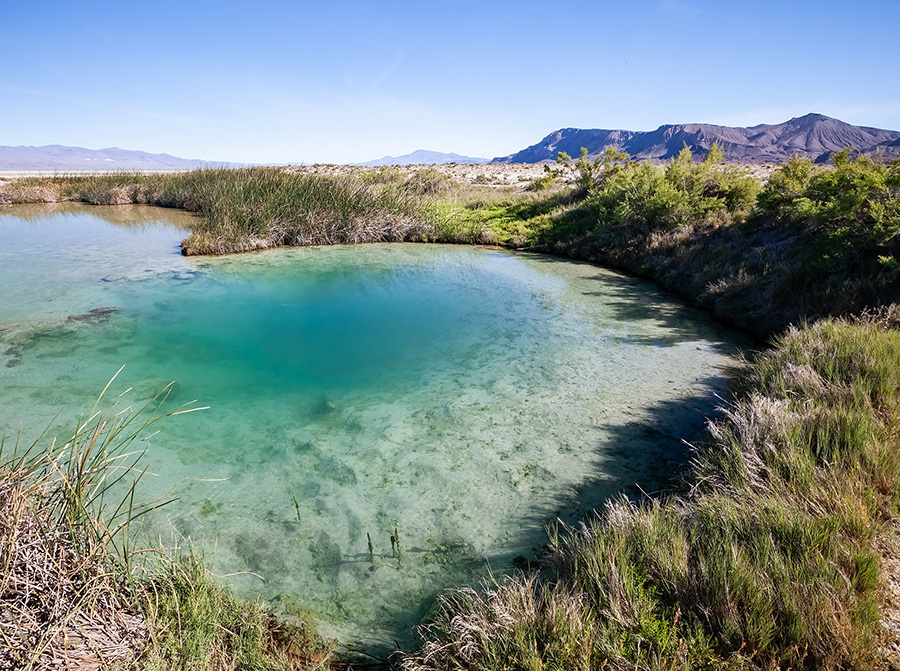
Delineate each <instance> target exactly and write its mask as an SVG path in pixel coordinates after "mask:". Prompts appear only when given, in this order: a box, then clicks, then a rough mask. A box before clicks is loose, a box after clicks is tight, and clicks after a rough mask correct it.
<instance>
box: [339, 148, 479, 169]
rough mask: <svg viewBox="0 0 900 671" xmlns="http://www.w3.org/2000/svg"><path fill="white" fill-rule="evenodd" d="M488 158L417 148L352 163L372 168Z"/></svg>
mask: <svg viewBox="0 0 900 671" xmlns="http://www.w3.org/2000/svg"><path fill="white" fill-rule="evenodd" d="M490 162H491V159H489V158H473V157H471V156H461V155H459V154H445V153H444V152H440V151H428V150H427V149H417V150H416V151H414V152H413V153H411V154H404V155H403V156H384V157H382V158H377V159H374V160H372V161H366V162H365V163H354V164H353V165H360V166H365V167H367V168H374V167H378V166H383V165H433V164H436V163H440V164H443V163H490Z"/></svg>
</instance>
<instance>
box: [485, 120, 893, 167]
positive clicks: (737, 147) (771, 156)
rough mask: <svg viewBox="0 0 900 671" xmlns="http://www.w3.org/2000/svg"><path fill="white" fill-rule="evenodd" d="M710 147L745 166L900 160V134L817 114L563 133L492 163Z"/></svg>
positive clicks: (701, 151)
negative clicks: (851, 156)
mask: <svg viewBox="0 0 900 671" xmlns="http://www.w3.org/2000/svg"><path fill="white" fill-rule="evenodd" d="M714 142H718V143H719V144H720V145H721V146H722V148H723V149H724V150H725V159H726V160H727V161H735V162H744V163H763V162H775V163H780V162H783V161H786V160H787V159H788V158H790V157H791V156H792V155H794V154H799V155H800V156H804V157H807V158H811V159H813V160H819V161H825V160H828V158H830V156H831V154H832V153H833V152H835V151H840V150H841V149H844V148H845V147H852V148H853V149H855V150H856V151H858V152H860V153H864V154H871V155H873V156H879V157H882V158H892V157H896V156H900V144H898V142H900V131H892V130H882V129H879V128H868V127H864V126H854V125H852V124H848V123H844V122H843V121H839V120H838V119H832V118H831V117H827V116H824V115H822V114H807V115H806V116H802V117H797V118H794V119H791V120H790V121H786V122H784V123H780V124H760V125H758V126H750V127H749V128H740V127H731V126H716V125H713V124H669V125H665V126H660V127H659V128H657V129H656V130H653V131H630V130H601V129H581V128H562V129H560V130H558V131H555V132H553V133H550V135H548V136H547V137H545V138H544V139H543V140H541V141H540V142H538V143H537V144H534V145H532V146H530V147H528V148H526V149H523V150H522V151H519V152H516V153H515V154H510V155H509V156H502V157H498V158H495V159H493V161H492V163H546V162H553V161H555V160H556V157H557V155H558V154H559V152H561V151H564V152H566V153H568V154H569V155H570V156H572V157H573V158H574V157H577V156H578V153H579V151H580V150H581V148H582V147H586V148H587V150H588V156H589V157H591V158H594V157H596V156H599V155H600V154H601V153H602V152H603V150H604V149H605V148H606V147H608V146H609V145H615V146H616V147H618V148H619V149H621V150H623V151H626V152H628V154H630V155H631V156H632V157H633V158H637V159H662V160H666V159H670V158H672V157H673V156H676V155H677V154H678V152H680V151H681V150H682V148H684V146H685V145H687V147H688V148H689V149H690V150H691V151H692V152H693V153H694V155H695V156H696V157H702V156H704V155H705V154H706V152H707V151H708V150H709V148H710V146H711V145H712V144H713V143H714Z"/></svg>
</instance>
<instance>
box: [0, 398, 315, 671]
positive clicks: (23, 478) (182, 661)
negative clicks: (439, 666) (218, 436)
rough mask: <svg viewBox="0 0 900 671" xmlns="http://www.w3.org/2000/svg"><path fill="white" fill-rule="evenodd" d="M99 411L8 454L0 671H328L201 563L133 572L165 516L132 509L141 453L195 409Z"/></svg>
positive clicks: (310, 645) (0, 513)
mask: <svg viewBox="0 0 900 671" xmlns="http://www.w3.org/2000/svg"><path fill="white" fill-rule="evenodd" d="M108 388H109V387H107V389H108ZM105 393H106V390H104V394H105ZM102 398H103V394H101V399H100V400H98V403H97V405H96V406H95V408H94V410H93V411H92V412H91V414H90V416H89V417H88V418H87V419H85V420H82V421H79V423H78V424H77V425H76V427H75V430H74V431H73V433H72V435H71V437H70V438H69V439H68V440H66V441H64V442H59V441H56V440H51V441H50V444H49V445H48V446H44V444H43V440H44V437H43V436H41V437H40V438H39V439H38V440H37V441H35V442H34V443H32V444H30V445H23V444H21V440H20V439H15V440H7V439H6V438H5V437H4V439H3V441H2V443H0V641H2V643H0V668H9V669H35V670H42V669H48V670H49V669H59V668H88V669H93V668H112V667H117V668H136V669H137V668H140V669H144V668H192V669H203V670H210V671H213V670H218V669H233V668H275V669H306V668H313V667H316V668H317V667H320V666H321V665H322V664H323V663H324V662H325V660H326V659H327V657H328V653H329V651H330V648H329V647H328V645H327V644H325V643H323V642H322V641H320V640H319V639H318V637H317V636H315V634H314V633H312V632H311V630H309V629H308V628H305V627H302V626H294V625H290V624H288V623H282V622H278V621H277V620H276V619H275V618H274V616H272V615H271V614H270V613H268V612H267V611H265V610H264V609H263V608H261V607H260V606H259V605H258V604H253V603H243V602H240V601H239V600H237V599H236V598H235V597H234V596H233V595H231V594H230V593H229V592H228V591H227V590H225V589H223V588H221V587H219V586H217V585H216V584H215V583H214V582H213V581H212V579H211V577H210V575H209V573H208V571H207V570H206V569H205V568H204V567H203V564H202V562H201V561H200V560H199V558H197V557H196V556H195V555H189V556H186V557H185V558H184V559H181V560H178V559H175V558H172V556H171V554H167V553H165V552H158V553H154V554H153V556H154V557H155V558H156V560H155V562H150V561H148V560H146V559H142V560H141V561H137V560H136V557H141V558H144V557H147V554H146V552H145V551H144V550H142V549H139V548H137V546H136V545H135V540H134V528H133V527H134V521H135V520H136V519H137V518H139V517H141V516H142V515H143V514H144V513H146V512H149V511H150V510H152V509H153V508H155V507H157V506H158V505H160V504H159V503H156V504H151V505H148V506H141V505H138V504H137V503H136V500H135V492H136V486H137V482H138V480H139V479H140V476H141V475H142V474H143V472H144V467H142V466H141V461H142V455H143V450H142V449H140V447H139V445H140V444H141V443H142V442H143V441H145V440H146V439H147V438H148V437H149V432H150V430H151V428H152V427H153V425H154V424H156V422H158V421H159V420H160V419H162V418H164V417H171V416H173V415H178V414H183V413H186V412H192V411H193V410H194V409H195V408H190V407H182V408H180V409H178V410H173V411H169V412H163V413H159V410H160V405H161V402H162V401H163V400H164V399H165V390H164V392H163V394H162V395H161V396H160V397H158V398H157V399H156V402H155V403H151V404H150V405H148V406H147V407H145V408H143V409H141V410H137V411H135V410H133V409H132V408H131V407H125V406H124V401H123V399H122V398H121V397H120V398H119V399H117V401H116V402H115V403H113V404H112V405H110V406H101V400H102ZM154 408H155V411H156V412H157V414H152V412H153V411H154ZM148 568H149V569H151V570H150V571H149V572H147V570H148ZM198 604H201V605H199V606H198ZM203 604H206V605H205V606H203ZM204 607H205V608H206V611H204ZM201 613H206V614H205V616H203V615H200V614H201ZM210 630H215V631H216V632H219V633H218V634H217V635H216V636H210V635H209V633H208V632H209V631H210ZM222 632H225V633H222ZM154 665H155V666H154Z"/></svg>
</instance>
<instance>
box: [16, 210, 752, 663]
mask: <svg viewBox="0 0 900 671" xmlns="http://www.w3.org/2000/svg"><path fill="white" fill-rule="evenodd" d="M187 217H188V215H185V214H183V213H178V212H170V211H164V210H158V209H151V208H134V207H96V208H87V207H83V206H74V205H72V206H66V207H63V208H58V207H57V208H51V209H40V208H30V209H29V208H24V207H22V208H20V207H12V208H7V209H5V210H0V287H2V296H3V299H2V302H0V426H8V427H15V426H17V425H18V423H19V422H20V421H21V422H22V423H23V425H24V426H25V427H26V431H27V432H31V433H32V434H36V433H38V432H39V431H40V430H41V429H42V428H43V427H44V426H45V425H46V424H47V423H48V422H50V421H51V420H52V418H53V416H54V415H56V413H58V412H59V410H60V408H61V407H63V406H65V407H66V410H64V411H63V415H62V417H64V418H65V419H66V420H69V419H70V418H74V417H76V416H77V415H78V413H79V412H82V411H83V410H84V409H85V408H86V407H89V406H90V404H91V403H92V401H93V399H94V398H96V396H97V394H98V393H99V391H100V390H101V389H102V388H103V386H104V385H105V384H106V382H107V381H108V379H109V378H110V377H111V376H112V375H113V374H114V373H115V372H116V371H117V370H118V369H119V367H120V366H122V365H123V364H124V365H125V370H124V371H123V372H122V374H121V375H120V377H119V379H118V380H117V381H116V386H115V387H116V390H117V391H121V390H123V389H125V388H127V387H133V391H132V392H130V396H131V397H133V398H134V399H135V401H136V402H141V401H143V400H146V399H149V398H151V397H152V396H153V394H155V393H156V392H157V391H158V390H159V389H160V388H162V387H163V386H164V385H165V384H166V383H167V382H169V381H171V380H175V381H176V385H175V387H174V393H173V397H172V399H171V400H170V401H169V403H170V405H171V406H172V407H174V406H175V405H177V404H178V403H182V402H186V401H190V400H193V399H198V400H199V401H200V402H201V403H202V404H203V405H208V406H210V409H209V410H207V411H204V412H201V413H193V414H190V415H185V416H181V417H177V418H173V419H171V420H169V421H168V422H167V423H166V424H165V425H164V426H163V427H162V431H161V433H160V434H159V435H157V436H155V437H153V439H152V440H151V442H150V447H149V453H148V454H149V460H150V462H151V471H152V476H151V477H148V478H147V479H146V480H145V482H144V483H143V492H144V494H145V495H146V496H148V497H156V496H163V495H173V496H176V497H177V498H178V500H177V502H175V503H174V504H172V505H170V506H167V507H166V508H163V509H162V510H160V511H159V513H158V514H157V515H156V516H155V517H154V518H153V519H151V520H150V521H149V524H148V530H150V531H152V532H153V533H162V534H164V535H166V537H167V538H170V537H172V536H173V535H174V536H175V537H176V538H181V539H184V538H186V537H190V538H191V539H193V541H194V542H195V543H197V544H199V545H200V547H202V549H203V551H204V552H205V553H206V556H207V558H208V559H209V560H210V563H211V565H212V567H213V569H214V571H215V572H216V573H218V574H220V575H226V576H228V577H227V578H225V579H226V580H227V581H229V582H230V583H231V584H232V585H233V586H234V587H235V588H236V589H237V590H238V591H239V592H240V593H242V594H244V595H248V596H257V595H258V596H261V597H262V598H263V599H264V600H266V601H268V602H269V603H271V604H272V605H273V606H275V607H276V608H279V609H281V610H282V611H286V612H291V611H294V612H298V611H301V610H308V611H312V612H314V613H315V614H316V615H317V616H318V617H319V618H321V619H322V621H323V623H324V624H323V626H324V628H325V630H326V631H327V632H331V633H336V634H338V635H340V636H342V637H343V640H345V641H351V640H359V641H361V642H362V643H364V644H367V645H374V646H375V647H376V648H377V647H379V646H380V647H381V648H385V647H391V646H392V645H393V642H394V641H395V640H399V641H401V642H403V641H408V640H409V634H410V627H411V626H412V625H414V624H415V623H416V622H417V621H418V619H419V618H420V617H421V616H422V615H423V614H424V613H426V611H427V610H428V608H429V607H430V605H431V603H432V599H433V596H434V595H435V594H436V593H437V592H438V591H439V590H441V589H442V588H444V587H447V586H450V585H466V584H475V583H477V582H478V580H480V579H481V578H482V577H484V576H485V575H487V572H488V570H489V569H490V570H493V571H495V572H499V571H502V570H505V569H508V568H509V567H510V566H511V565H512V563H513V560H514V558H516V557H517V556H518V557H524V558H532V557H533V556H534V550H535V547H536V546H538V545H540V544H541V543H543V542H544V541H545V539H546V535H545V534H544V532H543V530H542V527H543V525H544V524H546V523H547V522H551V521H553V520H556V519H562V520H563V521H566V522H575V521H577V520H578V519H580V518H581V517H582V516H583V515H584V514H585V513H586V512H587V511H588V510H590V509H591V508H592V507H594V506H597V505H600V504H602V502H603V501H604V500H605V499H606V498H608V497H610V496H613V495H615V494H616V493H617V492H620V491H625V492H626V493H635V492H636V491H638V488H641V489H644V490H648V491H649V490H652V489H653V488H655V487H657V486H659V483H660V482H661V480H662V479H664V478H665V477H666V476H668V475H670V474H671V472H672V463H673V460H677V459H679V458H681V456H682V443H681V441H680V439H681V438H682V437H690V436H692V435H696V434H697V433H698V432H699V430H700V428H701V427H702V423H703V418H704V416H705V415H707V414H709V413H711V412H712V406H713V401H714V394H716V393H724V386H725V385H724V379H723V367H724V366H726V365H728V364H730V363H731V362H732V360H731V358H730V354H731V352H732V351H734V349H735V346H736V343H738V342H739V341H738V339H737V338H736V336H735V335H734V334H733V333H731V332H729V331H727V330H726V329H724V328H722V327H720V326H717V325H715V324H712V323H710V322H709V321H708V320H706V319H705V318H704V317H703V316H702V315H701V314H699V313H698V312H696V311H693V310H690V309H687V308H685V307H683V306H681V305H680V304H678V303H674V302H672V301H671V300H670V299H669V298H667V297H665V296H663V295H662V294H660V293H659V292H658V291H657V290H655V289H654V288H653V287H652V286H651V285H649V284H646V283H643V282H640V281H637V280H634V279H631V278H627V277H623V276H621V275H618V274H615V273H611V272H608V271H605V270H602V269H599V268H596V267H593V266H590V265H586V264H579V263H573V262H567V261H563V260H559V259H554V258H550V257H542V256H536V255H525V254H514V253H508V252H499V251H496V250H490V249H478V248H472V247H458V246H442V245H364V246H357V247H329V248H302V249H280V250H269V251H267V252H263V253H255V254H245V255H239V256H231V257H221V258H199V259H198V258H196V257H191V258H184V257H182V256H180V254H179V247H178V243H179V240H180V239H181V238H182V237H184V235H185V233H184V230H183V228H184V227H185V226H186V225H187V223H188V221H189V219H188V218H187ZM107 308H116V309H115V310H114V311H113V310H109V309H107ZM92 311H93V312H92ZM60 421H61V420H60ZM70 424H71V422H67V423H66V424H65V425H64V426H66V427H68V426H70ZM392 537H395V538H394V539H393V540H392ZM370 539H371V552H370V550H369V541H370ZM397 540H399V546H398V545H397V543H396V541H397ZM398 547H399V552H398Z"/></svg>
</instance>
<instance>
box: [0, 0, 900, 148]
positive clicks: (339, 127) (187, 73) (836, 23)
mask: <svg viewBox="0 0 900 671" xmlns="http://www.w3.org/2000/svg"><path fill="white" fill-rule="evenodd" d="M0 21H2V24H0V145H44V144H64V145H74V146H82V147H88V148H92V149H99V148H103V147H111V146H116V147H121V148H123V149H141V150H144V151H149V152H165V153H169V154H174V155H177V156H182V157H184V158H203V159H208V160H217V161H238V162H260V163H270V162H280V163H287V162H292V163H301V162H305V163H312V162H351V161H364V160H368V159H373V158H379V157H381V156H383V155H386V154H390V155H395V156H396V155H400V154H406V153H409V152H411V151H413V150H415V149H430V150H435V151H445V152H457V153H460V154H466V155H469V156H484V157H493V156H500V155H506V154H510V153H512V152H514V151H518V150H519V149H523V148H524V147H526V146H528V145H531V144H534V143H535V142H537V141H539V140H540V139H541V138H542V137H544V136H545V135H547V134H548V133H550V132H552V131H554V130H556V129H558V128H563V127H569V126H572V127H579V128H625V129H629V130H650V129H653V128H656V127H658V126H659V125H661V124H664V123H687V122H706V123H717V124H725V125H740V126H745V125H752V124H757V123H780V122H782V121H786V120H787V119H789V118H791V117H793V116H800V115H802V114H805V113H807V112H819V113H822V114H827V115H829V116H833V117H837V118H839V119H841V120H844V121H847V122H850V123H854V124H858V125H866V126H876V127H880V128H889V129H892V130H900V0H856V1H854V2H850V1H849V0H840V1H838V0H817V1H808V0H796V1H795V0H752V1H743V0H735V1H730V0H632V1H629V0H616V1H615V2H610V1H607V0H590V1H581V0H577V1H567V0H555V1H553V0H543V1H542V2H532V1H530V0H518V1H502V2H499V1H498V2H491V1H490V0H480V1H479V0H475V1H469V0H461V1H458V2H454V1H452V0H450V1H448V2H429V1H428V0H420V1H417V2H402V1H396V2H395V1H391V0H381V1H379V2H366V1H362V0H354V1H350V0H347V1H344V0H333V1H331V2H329V1H328V0H318V1H315V2H307V1H306V0H294V1H288V0H254V1H253V2H249V1H245V2H240V3H238V2H230V1H229V0H215V1H205V0H204V1H195V0H154V1H152V2H151V1H149V0H115V1H114V2H105V1H97V0H81V1H79V2H73V1H72V0H36V1H34V2H18V1H17V0H5V1H4V2H3V6H2V12H0Z"/></svg>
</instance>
